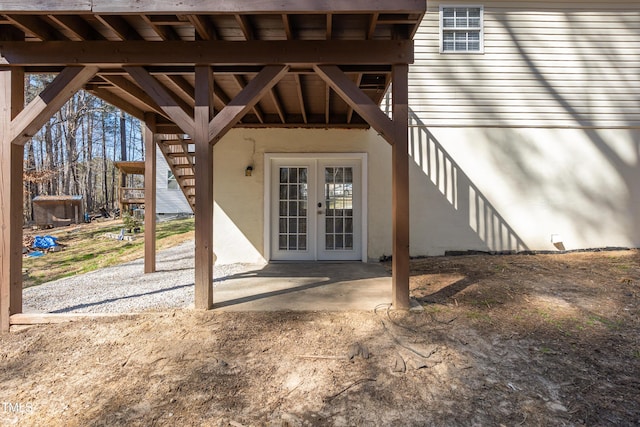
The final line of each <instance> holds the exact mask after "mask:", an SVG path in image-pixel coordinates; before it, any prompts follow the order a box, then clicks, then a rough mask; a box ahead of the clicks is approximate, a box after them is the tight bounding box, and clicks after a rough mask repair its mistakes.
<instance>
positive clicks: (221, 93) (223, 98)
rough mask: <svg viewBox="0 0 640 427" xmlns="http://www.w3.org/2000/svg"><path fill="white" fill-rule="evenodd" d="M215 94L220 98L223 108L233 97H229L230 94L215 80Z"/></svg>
mask: <svg viewBox="0 0 640 427" xmlns="http://www.w3.org/2000/svg"><path fill="white" fill-rule="evenodd" d="M213 94H214V95H215V97H216V98H218V100H219V101H220V103H222V108H224V107H225V106H226V105H227V104H228V103H229V102H230V101H231V98H229V95H227V94H226V93H225V92H224V90H222V88H221V87H220V85H219V84H216V83H215V81H214V85H213ZM222 108H221V110H222Z"/></svg>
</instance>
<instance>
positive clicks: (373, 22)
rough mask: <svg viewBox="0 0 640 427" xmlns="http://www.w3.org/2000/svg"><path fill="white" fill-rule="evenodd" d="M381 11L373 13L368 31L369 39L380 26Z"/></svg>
mask: <svg viewBox="0 0 640 427" xmlns="http://www.w3.org/2000/svg"><path fill="white" fill-rule="evenodd" d="M379 15H380V14H379V13H372V14H371V20H370V21H369V30H368V31H367V40H371V39H372V38H373V36H374V34H375V33H376V27H377V26H378V16H379Z"/></svg>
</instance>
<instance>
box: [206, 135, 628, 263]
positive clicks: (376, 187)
mask: <svg viewBox="0 0 640 427" xmlns="http://www.w3.org/2000/svg"><path fill="white" fill-rule="evenodd" d="M413 125H414V126H413V127H412V128H411V138H410V139H411V147H410V154H411V156H412V162H411V165H410V178H411V180H410V185H411V255H413V256H418V255H441V254H443V253H444V251H446V250H492V251H507V250H524V249H531V250H556V248H555V247H554V245H553V244H552V242H551V236H552V235H557V237H556V239H558V240H559V241H561V242H562V243H563V244H564V247H565V248H566V249H576V248H593V247H606V246H625V247H638V246H640V227H639V224H640V223H639V222H638V220H637V218H640V189H638V188H637V186H636V185H635V183H637V182H640V168H639V167H638V164H639V154H638V150H637V146H638V143H639V141H640V131H639V130H578V129H508V128H458V129H456V128H452V129H445V128H436V129H433V130H431V131H430V132H429V131H427V129H426V128H425V127H422V126H415V123H413ZM350 151H353V152H365V153H368V181H369V182H368V186H369V195H368V197H367V206H368V224H367V226H368V236H369V240H368V248H367V254H368V257H369V258H370V259H377V258H379V257H380V256H381V255H388V254H390V252H391V162H390V155H391V150H390V148H389V146H388V144H387V143H386V142H385V141H384V140H382V139H381V138H380V137H378V136H377V135H376V134H375V132H373V131H359V130H350V131H347V130H294V129H290V130H277V129H267V130H250V129H236V130H233V131H232V132H230V134H229V135H227V136H226V137H225V138H224V139H223V140H222V141H220V142H219V143H218V144H217V145H216V147H215V154H214V155H215V160H214V164H215V173H214V176H215V177H214V179H215V200H216V209H215V231H214V235H215V252H216V255H217V257H218V262H219V263H229V262H261V261H264V258H263V254H264V219H263V218H264V194H263V191H264V154H265V153H278V152H292V153H293V152H295V153H298V152H350ZM249 165H251V166H253V168H254V171H253V175H252V176H251V177H246V176H245V174H244V172H245V168H246V167H247V166H249Z"/></svg>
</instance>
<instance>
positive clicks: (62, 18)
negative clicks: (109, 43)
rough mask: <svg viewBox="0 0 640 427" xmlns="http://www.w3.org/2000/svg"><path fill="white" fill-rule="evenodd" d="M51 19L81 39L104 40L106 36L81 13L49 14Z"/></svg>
mask: <svg viewBox="0 0 640 427" xmlns="http://www.w3.org/2000/svg"><path fill="white" fill-rule="evenodd" d="M49 19H51V20H52V21H54V22H56V23H58V25H60V26H62V27H64V28H66V29H67V30H68V31H71V32H72V33H73V34H74V35H75V36H76V37H77V38H79V39H80V40H104V39H105V38H104V36H103V35H102V34H100V33H99V32H98V31H96V29H94V28H93V27H92V26H91V25H89V23H88V22H87V21H85V20H84V19H82V18H81V17H80V15H49Z"/></svg>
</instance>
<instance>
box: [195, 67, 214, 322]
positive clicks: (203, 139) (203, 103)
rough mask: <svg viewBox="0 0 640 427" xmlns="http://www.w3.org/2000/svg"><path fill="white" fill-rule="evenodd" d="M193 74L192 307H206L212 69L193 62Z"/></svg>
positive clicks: (208, 300) (210, 226)
mask: <svg viewBox="0 0 640 427" xmlns="http://www.w3.org/2000/svg"><path fill="white" fill-rule="evenodd" d="M195 77H196V81H195V83H196V84H195V88H196V90H195V93H196V105H195V110H194V115H195V120H194V122H195V123H194V133H193V142H194V144H195V149H196V153H195V163H196V164H195V169H196V170H195V177H196V203H195V208H196V209H195V216H196V253H195V275H196V277H195V307H196V308H197V309H204V310H208V309H210V308H212V307H213V200H214V199H213V144H210V143H209V142H210V138H209V122H210V119H211V116H212V109H213V100H212V97H213V72H212V70H211V68H210V67H208V66H196V72H195Z"/></svg>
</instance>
